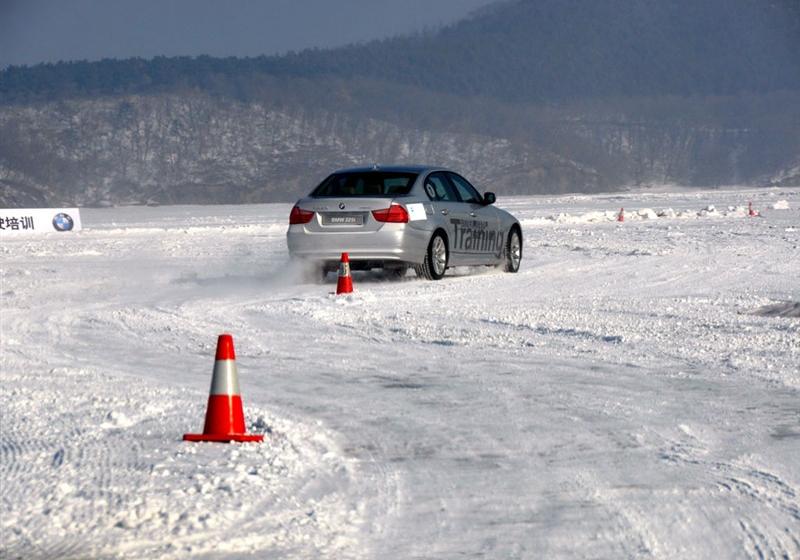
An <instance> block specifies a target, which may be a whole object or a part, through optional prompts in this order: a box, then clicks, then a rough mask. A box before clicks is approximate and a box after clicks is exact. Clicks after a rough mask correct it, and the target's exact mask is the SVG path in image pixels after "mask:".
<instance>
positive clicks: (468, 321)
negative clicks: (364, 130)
mask: <svg viewBox="0 0 800 560" xmlns="http://www.w3.org/2000/svg"><path fill="white" fill-rule="evenodd" d="M748 200H752V201H753V205H754V207H755V208H756V209H758V210H760V211H761V212H762V214H763V217H762V218H749V217H747V215H746V214H747V213H746V205H747V201H748ZM499 205H500V206H502V207H505V208H508V209H509V210H511V211H512V212H513V213H515V214H516V215H517V216H518V217H519V218H520V220H521V221H522V222H523V229H524V235H525V244H526V246H525V258H524V260H523V266H522V269H521V271H520V273H519V274H517V275H510V274H504V273H502V272H498V271H496V270H493V269H492V270H490V269H458V270H455V271H450V273H449V275H448V277H446V278H445V280H443V281H441V282H427V281H420V280H417V279H416V278H414V276H413V273H410V274H409V276H408V277H407V278H405V279H404V280H402V281H394V282H392V281H386V280H384V279H383V278H381V277H380V276H379V275H376V274H371V275H370V274H358V273H357V274H356V275H355V285H356V293H355V294H354V295H352V296H348V297H341V298H335V297H333V296H331V295H329V292H331V291H332V290H333V289H334V286H335V278H334V277H333V275H330V276H329V278H328V279H327V282H326V283H325V284H314V283H308V282H304V281H302V280H301V277H300V275H299V274H298V273H297V271H294V270H291V269H287V266H286V264H287V260H288V258H287V253H286V247H285V238H284V234H285V230H286V222H287V216H288V214H289V208H290V206H289V205H259V206H241V207H161V208H118V209H104V210H84V211H83V212H82V218H83V222H84V227H85V228H86V229H85V230H84V231H83V232H80V233H77V234H72V235H70V234H49V235H47V236H43V237H37V238H32V237H24V238H23V237H15V238H3V239H2V252H1V253H0V254H1V256H0V263H1V264H2V286H1V287H0V294H1V295H2V325H1V326H2V333H1V334H2V355H1V360H0V367H1V368H2V384H1V387H2V391H0V414H2V418H1V420H0V422H1V423H0V485H1V487H2V492H1V493H0V494H1V496H2V497H1V498H0V558H18V557H19V558H78V557H80V558H185V557H189V556H191V557H194V558H244V557H253V556H255V557H262V558H263V557H273V558H313V557H323V556H324V557H329V558H398V559H399V558H402V559H406V558H448V559H449V558H458V557H487V558H538V557H541V558H551V557H556V558H633V557H635V558H646V557H655V558H798V557H800V318H797V313H796V309H797V308H796V306H795V304H796V302H800V280H799V279H800V189H780V190H758V191H755V190H753V191H743V190H720V191H710V192H689V191H675V192H663V193H658V192H650V193H631V194H620V195H605V196H563V197H534V198H513V199H501V200H500V201H499ZM711 206H713V208H711ZM619 207H625V210H626V221H625V222H624V223H622V224H618V223H616V222H615V221H613V219H614V217H615V216H616V213H617V211H618V210H619ZM669 209H671V210H669ZM659 213H661V214H662V215H663V216H662V217H658V214H659ZM793 310H794V311H793ZM793 314H794V317H792V316H791V315H793ZM222 332H230V333H232V334H233V335H234V339H235V342H236V350H237V357H238V361H237V363H238V365H239V372H240V382H241V387H242V391H243V397H244V403H245V414H246V416H247V419H248V423H249V424H250V428H251V429H252V431H255V432H262V433H266V435H267V437H266V443H265V444H263V445H253V444H245V445H238V444H235V445H214V444H188V443H184V442H182V441H181V436H182V434H183V433H185V432H196V431H198V430H199V429H201V427H202V421H203V415H204V411H205V403H206V398H207V392H208V386H209V382H210V374H211V369H212V365H213V353H214V344H215V342H216V335H217V334H219V333H222ZM253 552H258V554H255V555H253Z"/></svg>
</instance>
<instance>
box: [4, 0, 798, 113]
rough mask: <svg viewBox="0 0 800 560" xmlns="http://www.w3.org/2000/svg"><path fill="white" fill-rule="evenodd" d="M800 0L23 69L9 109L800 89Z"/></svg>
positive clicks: (526, 18)
mask: <svg viewBox="0 0 800 560" xmlns="http://www.w3.org/2000/svg"><path fill="white" fill-rule="evenodd" d="M798 53H800V2H798V1H797V0H669V1H665V0H516V1H507V2H499V3H497V4H494V5H490V6H489V7H487V8H484V9H483V10H480V11H478V12H477V13H475V14H473V15H472V16H471V17H469V18H467V19H465V20H463V21H461V22H458V23H455V24H453V25H451V26H449V27H446V28H444V29H441V30H439V31H437V32H431V33H424V34H418V35H415V36H410V37H399V38H392V39H386V40H382V41H373V42H370V43H367V44H360V45H352V46H348V47H343V48H338V49H332V50H317V49H312V50H307V51H303V52H300V53H293V54H289V55H286V56H279V57H257V58H242V59H237V58H223V59H216V58H211V57H207V56H201V57H196V58H192V57H177V58H165V57H157V58H155V59H153V60H149V61H145V60H141V59H130V60H121V61H117V60H104V61H101V62H95V63H87V62H74V63H58V64H42V65H38V66H34V67H32V68H19V67H12V68H9V69H7V70H6V71H5V72H2V73H0V100H3V101H30V100H36V99H40V100H41V99H46V100H53V99H61V98H65V97H73V96H76V95H108V94H126V93H127V94H131V93H132V94H142V93H154V92H156V93H157V92H162V91H164V90H166V89H174V88H176V87H198V88H201V89H203V90H204V91H208V92H215V93H224V94H226V95H234V96H237V97H248V96H251V95H253V94H254V92H257V91H258V90H259V87H258V77H259V76H261V75H271V76H277V75H290V76H300V77H306V78H318V77H320V76H336V77H338V78H356V77H369V78H373V79H376V80H381V81H387V82H395V83H399V84H403V85H406V86H416V87H420V88H423V89H429V90H434V91H442V92H447V93H451V94H455V95H459V96H485V97H491V98H496V99H502V100H506V101H513V102H525V103H528V102H536V101H561V100H565V99H585V98H597V97H613V96H664V95H680V96H686V95H715V96H717V95H737V94H740V93H769V92H774V91H779V90H786V89H789V90H798V89H800V56H798Z"/></svg>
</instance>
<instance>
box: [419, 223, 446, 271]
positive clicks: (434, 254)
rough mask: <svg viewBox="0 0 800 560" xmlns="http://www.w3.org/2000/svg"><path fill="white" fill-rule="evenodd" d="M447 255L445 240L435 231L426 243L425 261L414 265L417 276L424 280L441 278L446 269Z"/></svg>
mask: <svg viewBox="0 0 800 560" xmlns="http://www.w3.org/2000/svg"><path fill="white" fill-rule="evenodd" d="M447 257H448V251H447V241H445V238H444V236H443V235H442V234H441V233H439V232H436V233H434V234H433V237H431V242H430V243H428V250H427V251H426V252H425V261H424V262H423V263H422V264H418V265H415V266H414V270H415V271H416V273H417V276H419V277H420V278H425V279H426V280H441V279H442V276H444V272H445V270H447Z"/></svg>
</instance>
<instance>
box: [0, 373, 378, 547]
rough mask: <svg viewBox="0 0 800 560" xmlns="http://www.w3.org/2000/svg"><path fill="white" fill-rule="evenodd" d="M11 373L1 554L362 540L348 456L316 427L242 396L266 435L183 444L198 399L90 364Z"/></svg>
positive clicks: (2, 451) (195, 420)
mask: <svg viewBox="0 0 800 560" xmlns="http://www.w3.org/2000/svg"><path fill="white" fill-rule="evenodd" d="M22 383H23V388H22V389H21V390H18V391H17V392H16V393H15V394H14V395H10V394H9V393H7V392H3V393H2V394H0V408H2V410H4V412H6V411H8V412H9V413H10V414H8V416H6V415H5V414H4V418H3V431H2V434H0V459H1V460H2V463H1V465H2V467H0V468H2V470H0V476H2V480H3V500H2V510H0V532H1V533H2V534H0V537H1V538H0V557H2V558H18V557H19V558H37V557H41V558H70V557H73V558H74V557H106V556H108V557H110V556H113V557H115V558H116V557H120V558H122V557H131V558H140V557H147V558H182V557H185V556H187V555H203V554H208V553H210V552H212V551H228V552H230V553H255V552H256V551H272V552H273V553H279V554H280V555H282V556H287V557H293V556H297V557H308V556H309V555H310V556H316V555H318V554H322V553H329V554H334V555H336V556H338V557H344V558H347V557H350V556H351V555H352V553H353V552H354V551H357V550H359V547H358V542H359V540H358V528H359V527H360V526H361V524H362V523H363V522H364V520H363V518H362V515H363V497H362V496H361V492H362V491H361V490H360V489H359V486H358V483H357V478H356V477H357V475H356V470H357V469H356V465H355V464H354V463H352V462H351V461H348V460H346V459H345V458H344V457H343V454H342V452H341V450H339V449H338V446H337V445H336V444H335V442H334V441H333V440H332V439H331V438H330V437H329V436H328V435H327V434H326V433H325V432H324V430H322V429H320V428H319V427H318V426H315V427H310V426H306V425H304V424H301V423H296V422H292V421H288V420H285V419H281V418H276V417H273V416H272V415H270V414H269V413H267V412H265V411H263V410H259V409H258V408H257V407H250V408H249V411H248V412H249V415H250V417H251V420H253V418H255V420H254V421H252V422H251V429H255V430H258V431H264V430H267V431H268V436H267V443H265V444H264V445H261V446H253V445H249V446H248V445H222V446H220V445H216V446H215V445H209V444H205V445H204V444H199V445H193V444H186V443H183V442H181V441H180V434H181V433H182V432H184V431H188V430H190V429H193V428H195V429H196V426H195V425H194V424H201V423H202V417H203V413H204V406H205V403H204V400H203V396H200V395H195V394H192V393H188V392H185V391H176V390H173V389H165V388H157V387H152V386H149V385H147V384H146V383H142V382H138V383H137V384H136V385H135V386H132V385H130V383H129V382H128V381H127V380H126V379H125V378H121V377H120V378H117V377H113V376H110V375H108V374H100V373H97V372H95V371H92V370H88V369H82V370H79V371H71V372H69V371H68V370H66V369H63V368H58V369H54V370H50V371H49V372H48V373H42V374H38V375H35V376H31V377H28V378H27V380H25V381H22ZM88 385H91V386H93V387H94V392H93V394H91V395H87V394H86V392H85V391H84V390H83V389H84V388H85V387H86V386H88ZM31 386H37V389H36V390H35V391H33V390H28V389H30V387H31ZM12 396H13V398H12ZM189 397H191V401H190V400H188V399H189ZM37 400H38V401H40V402H47V403H49V406H48V407H47V408H46V409H37V408H36V405H35V404H34V403H35V402H37ZM154 401H161V402H164V403H171V404H169V405H162V406H153V405H152V403H153V402H154ZM26 410H28V411H30V410H37V412H36V413H35V414H33V415H31V414H27V415H26V414H24V413H23V411H26ZM189 418H190V419H191V426H190V425H187V420H188V419H189Z"/></svg>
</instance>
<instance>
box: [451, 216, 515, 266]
mask: <svg viewBox="0 0 800 560" xmlns="http://www.w3.org/2000/svg"><path fill="white" fill-rule="evenodd" d="M450 223H452V224H453V230H454V233H455V239H454V240H453V250H454V251H465V252H471V253H493V254H495V255H497V256H498V257H499V256H500V255H501V253H502V252H503V234H502V232H499V231H495V230H489V223H488V222H482V221H479V220H461V219H458V218H452V219H451V220H450Z"/></svg>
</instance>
